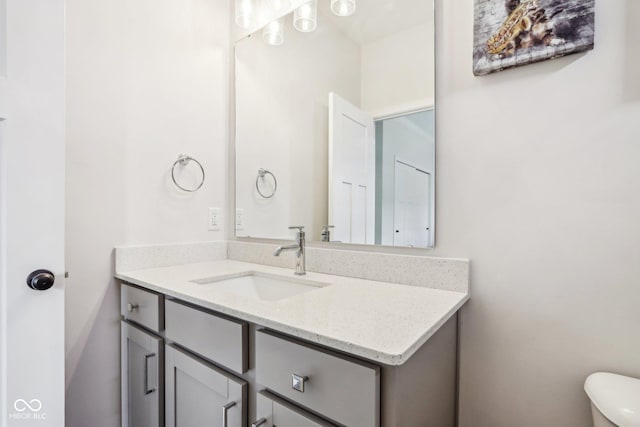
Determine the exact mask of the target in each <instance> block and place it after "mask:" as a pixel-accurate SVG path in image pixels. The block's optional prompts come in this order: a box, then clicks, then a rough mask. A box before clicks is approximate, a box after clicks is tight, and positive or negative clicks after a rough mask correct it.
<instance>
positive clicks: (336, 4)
mask: <svg viewBox="0 0 640 427" xmlns="http://www.w3.org/2000/svg"><path fill="white" fill-rule="evenodd" d="M355 11H356V0H331V12H333V14H334V15H338V16H349V15H353V12H355Z"/></svg>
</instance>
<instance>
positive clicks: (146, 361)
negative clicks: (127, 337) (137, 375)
mask: <svg viewBox="0 0 640 427" xmlns="http://www.w3.org/2000/svg"><path fill="white" fill-rule="evenodd" d="M152 357H156V354H155V353H151V354H147V355H146V356H144V394H151V393H153V392H154V391H156V388H155V387H154V388H151V389H150V388H149V359H151V358H152Z"/></svg>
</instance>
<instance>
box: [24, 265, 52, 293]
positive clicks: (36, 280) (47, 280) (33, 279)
mask: <svg viewBox="0 0 640 427" xmlns="http://www.w3.org/2000/svg"><path fill="white" fill-rule="evenodd" d="M55 281H56V276H55V275H54V274H53V273H52V272H50V271H49V270H36V271H34V272H33V273H31V274H30V275H29V277H27V285H28V286H29V287H30V288H31V289H35V290H36V291H46V290H47V289H49V288H50V287H52V286H53V283H54V282H55Z"/></svg>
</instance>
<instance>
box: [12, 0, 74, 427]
mask: <svg viewBox="0 0 640 427" xmlns="http://www.w3.org/2000/svg"><path fill="white" fill-rule="evenodd" d="M0 10H2V11H3V12H0V46H3V45H4V43H5V41H6V50H5V49H4V48H2V47H0V56H2V59H1V60H0V115H2V116H3V117H4V118H5V120H3V121H1V122H0V150H1V151H0V217H1V218H0V219H1V221H0V224H1V225H0V227H1V228H0V240H1V246H0V248H1V249H0V251H1V252H0V377H1V378H0V383H1V384H2V388H1V390H0V397H1V401H0V405H1V407H0V426H3V427H13V426H52V427H62V426H64V393H65V388H64V0H0ZM5 11H6V15H5V13H4V12H5ZM39 269H43V270H48V271H50V272H52V273H54V276H55V282H54V284H53V287H51V288H50V289H48V290H42V291H40V290H34V289H32V288H30V287H28V286H27V277H28V276H29V275H30V273H32V272H33V271H34V270H39ZM48 280H49V278H48V277H47V273H44V272H43V273H41V274H40V275H38V276H37V278H36V279H35V280H34V282H35V283H32V284H33V285H34V287H46V286H47V281H48Z"/></svg>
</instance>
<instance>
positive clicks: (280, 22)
mask: <svg viewBox="0 0 640 427" xmlns="http://www.w3.org/2000/svg"><path fill="white" fill-rule="evenodd" d="M262 39H263V40H264V41H265V42H266V43H267V44H270V45H271V46H279V45H281V44H282V43H284V18H280V19H276V20H275V21H271V22H269V23H268V24H267V25H265V27H264V29H263V30H262Z"/></svg>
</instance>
